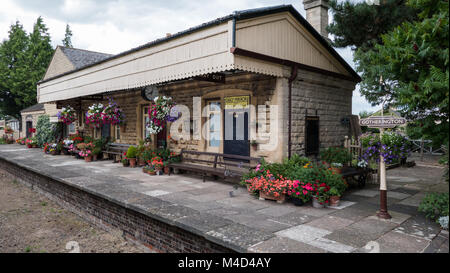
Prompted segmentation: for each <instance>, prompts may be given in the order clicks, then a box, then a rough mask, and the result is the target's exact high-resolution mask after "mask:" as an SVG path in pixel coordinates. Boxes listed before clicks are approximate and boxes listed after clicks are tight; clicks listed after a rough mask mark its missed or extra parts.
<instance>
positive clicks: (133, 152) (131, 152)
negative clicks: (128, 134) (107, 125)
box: [126, 146, 137, 168]
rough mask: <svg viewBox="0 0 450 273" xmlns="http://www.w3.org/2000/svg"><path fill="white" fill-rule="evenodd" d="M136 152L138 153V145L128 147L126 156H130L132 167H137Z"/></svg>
mask: <svg viewBox="0 0 450 273" xmlns="http://www.w3.org/2000/svg"><path fill="white" fill-rule="evenodd" d="M136 153H137V150H136V147H134V146H130V147H128V151H127V153H126V158H128V161H129V162H130V167H131V168H134V167H136Z"/></svg>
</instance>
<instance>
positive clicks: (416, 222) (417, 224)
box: [395, 215, 440, 240]
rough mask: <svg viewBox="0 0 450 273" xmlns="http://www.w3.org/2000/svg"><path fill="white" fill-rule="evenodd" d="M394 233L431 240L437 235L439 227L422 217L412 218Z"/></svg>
mask: <svg viewBox="0 0 450 273" xmlns="http://www.w3.org/2000/svg"><path fill="white" fill-rule="evenodd" d="M395 231H396V232H399V233H404V234H408V235H411V236H414V237H417V238H423V239H426V240H432V239H433V238H434V237H436V235H438V234H439V232H440V228H439V225H438V224H436V223H433V222H431V221H429V220H428V219H426V218H425V217H424V216H422V215H415V216H412V217H411V218H410V219H408V220H406V221H405V222H403V223H402V224H401V225H400V226H398V227H397V228H396V229H395Z"/></svg>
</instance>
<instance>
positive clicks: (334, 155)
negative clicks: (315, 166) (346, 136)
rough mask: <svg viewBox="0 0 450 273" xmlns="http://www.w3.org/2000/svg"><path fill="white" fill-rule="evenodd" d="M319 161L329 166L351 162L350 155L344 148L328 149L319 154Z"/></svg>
mask: <svg viewBox="0 0 450 273" xmlns="http://www.w3.org/2000/svg"><path fill="white" fill-rule="evenodd" d="M320 159H321V160H323V161H325V162H327V163H330V164H331V163H340V164H346V163H349V162H351V161H352V154H351V153H350V152H349V151H348V150H347V149H345V148H340V147H329V148H326V149H325V150H322V151H321V152H320Z"/></svg>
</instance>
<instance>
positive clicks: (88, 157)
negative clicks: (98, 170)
mask: <svg viewBox="0 0 450 273" xmlns="http://www.w3.org/2000/svg"><path fill="white" fill-rule="evenodd" d="M78 154H79V155H80V156H81V157H83V158H84V161H86V162H91V161H92V152H91V150H81V151H80V152H79V153H78Z"/></svg>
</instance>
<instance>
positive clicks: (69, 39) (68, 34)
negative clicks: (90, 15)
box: [62, 24, 73, 47]
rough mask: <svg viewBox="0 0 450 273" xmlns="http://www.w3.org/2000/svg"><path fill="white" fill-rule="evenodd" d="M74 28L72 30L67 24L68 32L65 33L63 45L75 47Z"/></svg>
mask: <svg viewBox="0 0 450 273" xmlns="http://www.w3.org/2000/svg"><path fill="white" fill-rule="evenodd" d="M72 35H73V34H72V30H70V26H69V24H67V25H66V33H65V34H64V39H63V40H62V43H63V46H65V47H73V45H72Z"/></svg>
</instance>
